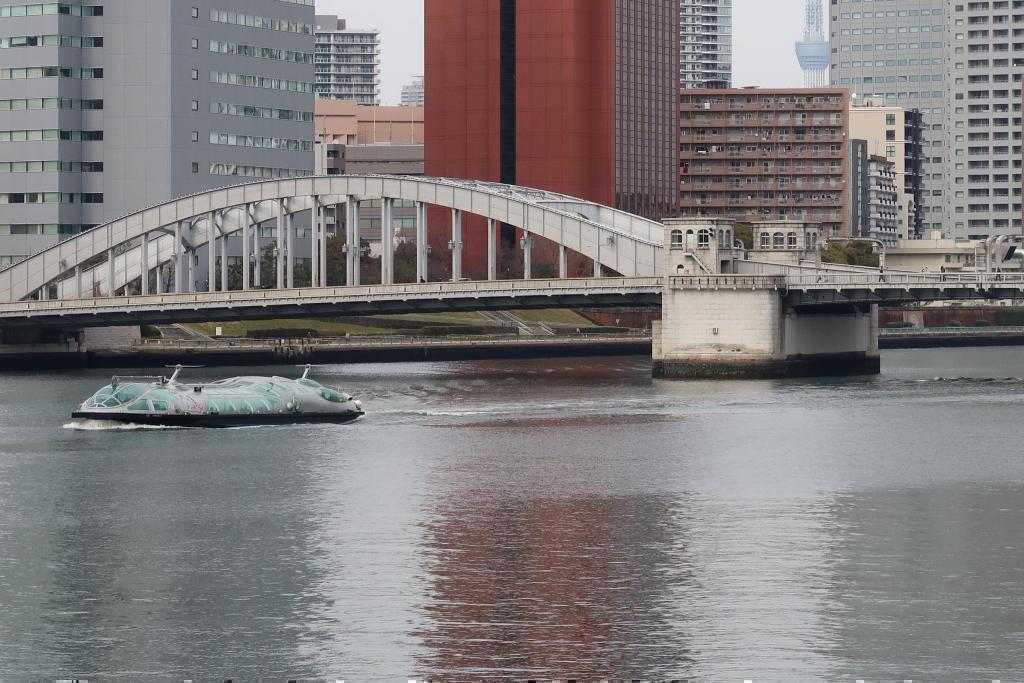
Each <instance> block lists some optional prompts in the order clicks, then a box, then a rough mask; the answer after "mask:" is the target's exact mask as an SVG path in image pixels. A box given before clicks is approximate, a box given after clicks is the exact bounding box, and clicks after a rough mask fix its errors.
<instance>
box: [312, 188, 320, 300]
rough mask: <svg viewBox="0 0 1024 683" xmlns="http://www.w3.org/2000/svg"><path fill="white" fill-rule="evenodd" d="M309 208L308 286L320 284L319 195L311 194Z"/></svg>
mask: <svg viewBox="0 0 1024 683" xmlns="http://www.w3.org/2000/svg"><path fill="white" fill-rule="evenodd" d="M310 199H311V200H312V203H311V206H310V209H309V286H310V287H319V286H320V212H321V211H322V210H323V207H321V206H320V197H319V196H318V195H313V196H312V197H310Z"/></svg>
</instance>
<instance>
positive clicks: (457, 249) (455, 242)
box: [450, 209, 462, 282]
mask: <svg viewBox="0 0 1024 683" xmlns="http://www.w3.org/2000/svg"><path fill="white" fill-rule="evenodd" d="M450 246H451V248H452V282H458V281H459V280H461V279H462V211H461V210H459V209H452V241H451V243H450Z"/></svg>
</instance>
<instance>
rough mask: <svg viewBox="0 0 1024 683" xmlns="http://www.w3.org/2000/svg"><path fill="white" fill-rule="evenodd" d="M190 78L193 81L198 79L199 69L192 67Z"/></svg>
mask: <svg viewBox="0 0 1024 683" xmlns="http://www.w3.org/2000/svg"><path fill="white" fill-rule="evenodd" d="M192 80H193V81H198V80H199V69H192Z"/></svg>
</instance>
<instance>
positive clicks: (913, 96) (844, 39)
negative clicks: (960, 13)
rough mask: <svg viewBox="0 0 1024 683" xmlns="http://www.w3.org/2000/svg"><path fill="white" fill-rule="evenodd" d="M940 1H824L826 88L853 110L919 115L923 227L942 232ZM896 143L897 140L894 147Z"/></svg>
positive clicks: (944, 163) (943, 19)
mask: <svg viewBox="0 0 1024 683" xmlns="http://www.w3.org/2000/svg"><path fill="white" fill-rule="evenodd" d="M947 4H948V3H947V0H874V2H860V1H859V0H857V1H851V0H831V2H830V4H829V6H828V11H829V43H830V51H831V65H830V67H829V74H830V76H829V79H830V82H831V85H832V86H833V87H834V86H840V87H844V88H849V90H850V93H851V100H852V102H853V104H855V105H857V104H874V105H876V106H895V107H902V108H904V109H918V110H920V112H921V113H922V115H923V138H924V139H923V145H924V149H923V152H924V154H923V157H924V158H923V168H922V202H923V206H922V210H923V211H924V214H923V220H922V223H923V225H922V228H923V232H924V233H925V234H927V233H928V231H931V230H947V231H948V216H947V214H946V205H945V190H944V188H945V173H946V168H947V167H948V164H949V161H950V160H949V153H948V150H946V149H945V117H946V90H947V88H948V87H949V85H950V84H949V83H948V82H947V78H948V76H947V67H948V64H947V59H946V23H947V9H946V6H947ZM893 142H895V143H897V144H902V143H904V142H906V141H904V140H894V141H893Z"/></svg>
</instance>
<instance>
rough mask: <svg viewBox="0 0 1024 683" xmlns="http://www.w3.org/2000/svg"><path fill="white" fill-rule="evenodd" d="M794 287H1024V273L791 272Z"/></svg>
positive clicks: (791, 287)
mask: <svg viewBox="0 0 1024 683" xmlns="http://www.w3.org/2000/svg"><path fill="white" fill-rule="evenodd" d="M785 280H786V283H787V284H788V286H789V288H790V289H833V288H837V287H838V288H849V287H857V288H863V287H870V288H876V289H891V288H894V287H906V288H913V289H923V288H940V289H941V288H965V287H973V288H977V289H998V288H1001V287H1002V288H1021V287H1024V275H1022V274H1018V273H899V272H877V271H876V272H873V273H861V274H855V273H827V272H821V273H817V274H807V275H789V276H786V278H785Z"/></svg>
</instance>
